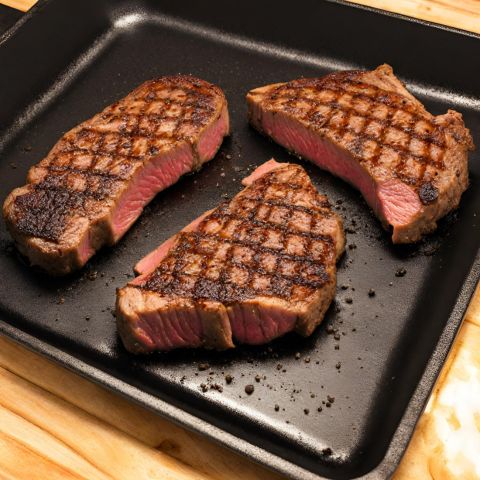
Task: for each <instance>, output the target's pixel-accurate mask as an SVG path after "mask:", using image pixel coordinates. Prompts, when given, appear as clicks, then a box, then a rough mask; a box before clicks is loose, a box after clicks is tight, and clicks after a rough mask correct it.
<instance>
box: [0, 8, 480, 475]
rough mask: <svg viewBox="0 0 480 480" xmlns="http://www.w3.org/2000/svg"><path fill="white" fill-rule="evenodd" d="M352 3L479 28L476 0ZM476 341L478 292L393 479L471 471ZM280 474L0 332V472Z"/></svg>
mask: <svg viewBox="0 0 480 480" xmlns="http://www.w3.org/2000/svg"><path fill="white" fill-rule="evenodd" d="M0 3H3V4H6V5H9V6H12V7H14V8H18V9H20V10H23V11H26V10H28V9H29V8H30V6H32V5H33V4H34V3H35V1H33V0H0ZM356 3H361V4H363V5H369V6H373V7H377V8H382V9H385V10H390V11H395V12H398V13H403V14H406V15H410V16H413V17H416V18H421V19H425V20H430V21H433V22H438V23H443V24H445V25H450V26H454V27H457V28H462V29H465V30H470V31H473V32H477V33H480V0H397V1H394V0H391V1H388V0H357V1H356ZM479 345H480V290H479V291H477V294H476V295H475V297H474V300H473V301H472V304H471V305H470V308H469V311H468V313H467V316H466V321H465V323H464V325H463V327H462V329H461V331H460V334H459V337H458V339H457V341H456V342H455V345H454V347H453V349H452V352H451V354H450V356H449V359H448V361H447V363H446V365H445V367H444V369H443V371H442V375H441V377H440V379H439V381H438V382H437V386H436V388H435V390H434V393H433V394H432V397H431V399H430V401H429V404H428V407H427V409H426V411H425V413H424V414H423V416H422V418H421V420H420V422H419V424H418V426H417V428H416V430H415V433H414V436H413V438H412V441H411V443H410V446H409V448H408V450H407V453H406V455H405V457H404V458H403V460H402V462H401V464H400V467H399V468H398V470H397V472H396V473H395V475H394V479H395V480H450V479H458V480H460V479H461V480H473V479H480V461H479V458H480V456H479V452H480V349H479V348H478V346H479ZM281 478H282V477H280V476H279V475H276V474H274V473H271V472H268V471H266V470H264V469H263V468H262V467H259V466H257V465H255V464H253V463H251V462H249V461H248V460H246V459H244V458H242V457H240V456H238V455H236V454H234V453H232V452H230V451H227V450H225V449H223V448H221V447H219V446H217V445H215V444H213V443H211V442H209V441H208V440H206V439H204V438H200V437H199V436H197V435H196V434H193V433H190V432H188V431H186V430H184V429H182V428H180V427H178V426H176V425H174V424H172V423H171V422H168V421H167V420H164V419H162V418H160V417H158V416H156V415H154V414H152V413H151V412H149V411H147V410H145V409H142V408H140V407H138V406H136V405H134V404H132V403H130V402H129V401H127V400H125V399H123V398H121V397H119V396H117V395H115V394H113V393H111V392H109V391H107V390H105V389H103V388H101V387H99V386H97V385H95V384H93V383H91V382H89V381H87V380H85V379H83V378H81V377H79V376H77V375H75V374H73V373H71V372H69V371H67V370H65V369H64V368H62V367H60V366H58V365H56V364H54V363H52V362H50V361H49V360H46V359H45V358H43V357H40V356H39V355H37V354H34V353H31V352H29V351H28V350H26V349H25V348H23V347H21V346H19V345H16V344H15V343H13V342H11V341H10V340H7V339H6V338H1V337H0V480H25V479H28V480H57V479H58V480H60V479H62V480H64V479H75V480H77V479H83V480H96V479H99V480H104V479H125V480H130V479H133V480H141V479H162V480H194V479H195V480H236V479H238V480H254V479H261V480H274V479H278V480H280V479H281Z"/></svg>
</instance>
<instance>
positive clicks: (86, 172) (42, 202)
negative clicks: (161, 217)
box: [3, 75, 229, 275]
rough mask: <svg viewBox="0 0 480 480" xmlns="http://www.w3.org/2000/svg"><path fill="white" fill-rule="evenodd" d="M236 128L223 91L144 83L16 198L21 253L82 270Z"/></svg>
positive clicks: (66, 143) (190, 81) (63, 270)
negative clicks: (229, 131)
mask: <svg viewBox="0 0 480 480" xmlns="http://www.w3.org/2000/svg"><path fill="white" fill-rule="evenodd" d="M228 130H229V119H228V111H227V102H226V100H225V96H224V94H223V92H222V91H221V90H220V88H218V87H216V86H215V85H212V84H210V83H207V82H205V81H203V80H199V79H197V78H194V77H191V76H183V75H179V76H173V77H164V78H159V79H157V80H151V81H148V82H146V83H144V84H142V85H140V86H139V87H138V88H137V89H135V90H134V91H133V92H131V93H130V94H129V95H128V96H127V97H125V98H124V99H122V100H120V101H118V102H116V103H114V104H113V105H110V106H109V107H107V108H106V109H105V110H103V111H102V112H101V113H99V114H97V115H95V116H94V117H93V118H91V119H90V120H87V121H85V122H83V123H82V124H80V125H79V126H77V127H75V128H74V129H73V130H70V131H69V132H67V133H66V134H65V135H64V136H63V137H62V138H61V139H60V140H59V141H58V142H57V144H56V145H55V146H54V147H53V149H52V150H51V151H50V153H49V154H48V155H47V157H46V158H45V159H43V160H42V161H41V162H40V163H38V164H37V165H36V166H34V167H32V168H31V169H30V172H29V174H28V179H27V182H28V183H27V185H25V186H23V187H20V188H17V189H15V190H14V191H13V192H12V193H11V194H10V195H9V196H8V197H7V199H6V201H5V204H4V207H3V213H4V217H5V220H6V223H7V226H8V229H9V231H10V232H11V234H12V236H13V238H14V239H15V242H16V244H17V246H18V249H19V250H20V251H21V252H22V253H23V254H24V255H26V256H27V257H28V258H29V260H30V262H31V263H32V264H33V265H38V266H40V267H41V268H43V269H44V270H46V271H47V272H49V273H51V274H53V275H63V274H67V273H69V272H71V271H72V270H75V269H77V268H80V267H82V266H83V265H84V264H85V263H86V262H87V260H88V259H89V258H90V257H91V256H92V255H93V254H94V253H95V252H96V251H97V250H98V249H99V248H101V247H102V246H103V245H113V244H114V243H116V242H117V241H118V240H119V239H120V237H122V235H123V234H124V233H125V232H126V231H127V230H128V229H129V228H130V226H131V225H132V224H133V223H134V222H135V220H136V219H137V218H138V216H139V215H140V214H141V212H142V210H143V208H144V207H145V205H146V204H147V203H148V202H149V201H150V200H152V198H153V197H154V196H155V195H156V194H157V193H158V192H160V191H161V190H163V189H165V188H167V187H168V186H170V185H172V184H173V183H175V182H176V181H177V180H178V179H179V177H180V176H181V175H183V174H185V173H188V172H191V171H193V170H196V169H198V168H200V167H201V165H202V164H203V163H205V162H207V161H208V160H210V159H212V158H213V157H214V155H215V153H216V152H217V150H218V148H219V147H220V144H221V143H222V140H223V137H224V136H225V135H227V134H228Z"/></svg>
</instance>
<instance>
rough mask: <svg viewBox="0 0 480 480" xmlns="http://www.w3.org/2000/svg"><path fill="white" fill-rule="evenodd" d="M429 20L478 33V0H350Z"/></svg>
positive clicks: (479, 22)
mask: <svg viewBox="0 0 480 480" xmlns="http://www.w3.org/2000/svg"><path fill="white" fill-rule="evenodd" d="M350 1H351V2H352V3H357V4H360V5H365V6H368V7H374V8H379V9H381V10H387V11H390V12H395V13H400V14H402V15H407V16H410V17H414V18H418V19H422V20H427V21H429V22H434V23H439V24H443V25H448V26H450V27H455V28H461V29H463V30H468V31H470V32H475V33H480V1H479V0H397V1H394V0H350Z"/></svg>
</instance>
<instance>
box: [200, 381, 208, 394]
mask: <svg viewBox="0 0 480 480" xmlns="http://www.w3.org/2000/svg"><path fill="white" fill-rule="evenodd" d="M200 388H201V390H202V392H203V393H205V392H206V391H207V390H208V386H207V384H206V383H201V384H200Z"/></svg>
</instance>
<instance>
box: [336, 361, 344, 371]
mask: <svg viewBox="0 0 480 480" xmlns="http://www.w3.org/2000/svg"><path fill="white" fill-rule="evenodd" d="M341 366H342V364H341V363H340V362H337V364H336V365H335V368H336V369H337V370H340V368H341Z"/></svg>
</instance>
